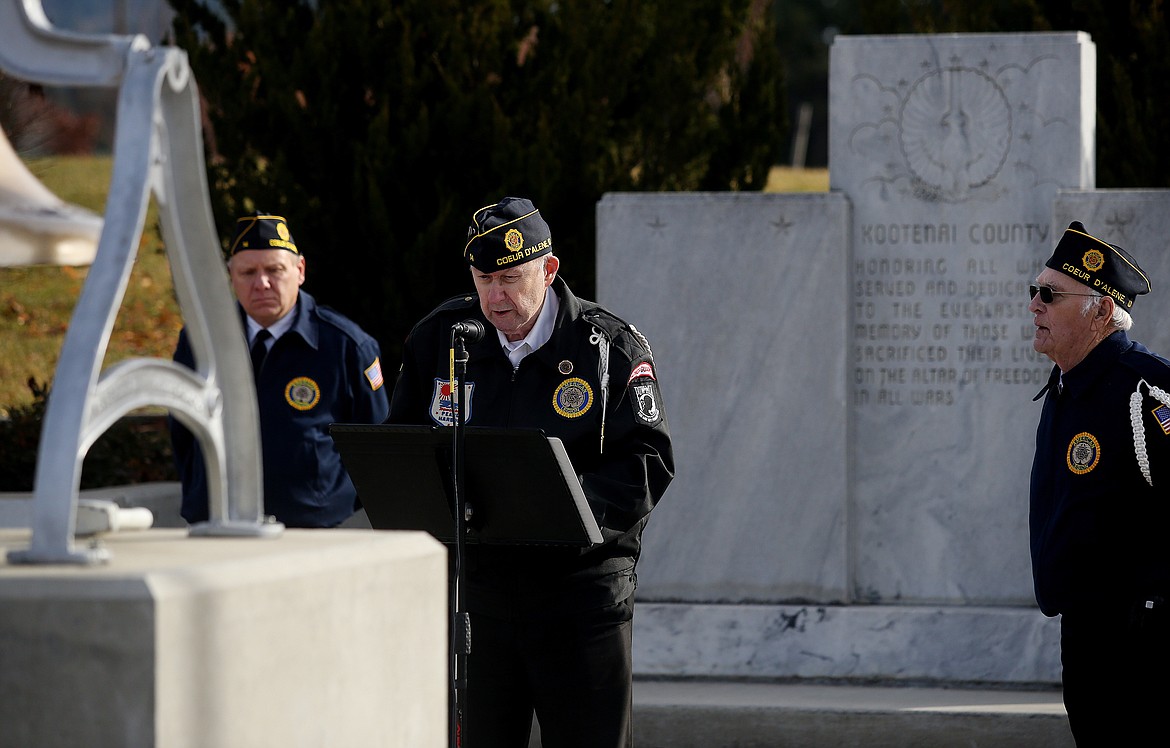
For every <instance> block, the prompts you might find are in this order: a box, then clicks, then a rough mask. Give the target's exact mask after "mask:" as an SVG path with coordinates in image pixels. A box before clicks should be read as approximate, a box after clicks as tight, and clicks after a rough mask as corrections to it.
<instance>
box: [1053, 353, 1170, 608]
mask: <svg viewBox="0 0 1170 748" xmlns="http://www.w3.org/2000/svg"><path fill="white" fill-rule="evenodd" d="M1058 372H1059V370H1057V369H1054V370H1053V379H1052V381H1051V383H1050V384H1049V386H1048V388H1047V396H1046V398H1045V400H1044V411H1043V413H1042V415H1041V417H1040V425H1039V427H1038V429H1037V431H1036V456H1035V460H1034V462H1033V464H1032V488H1031V513H1030V529H1031V550H1032V578H1033V582H1034V584H1035V591H1036V602H1037V603H1039V605H1040V610H1041V611H1043V612H1044V614H1045V615H1049V616H1053V615H1056V614H1058V613H1063V612H1068V611H1072V610H1079V609H1087V608H1089V607H1091V606H1100V605H1102V604H1106V605H1108V604H1118V605H1128V604H1133V603H1140V602H1141V601H1142V600H1145V599H1149V598H1150V597H1152V596H1155V595H1166V594H1168V593H1170V542H1168V540H1167V531H1168V530H1170V524H1168V522H1167V520H1168V519H1170V407H1167V406H1165V405H1163V404H1162V403H1161V402H1159V400H1157V399H1156V398H1154V397H1152V396H1151V395H1150V391H1149V386H1148V385H1153V386H1156V387H1159V388H1161V389H1163V390H1170V363H1168V362H1167V361H1166V360H1165V359H1163V358H1161V357H1158V356H1155V355H1154V354H1152V353H1151V352H1150V351H1149V350H1147V349H1146V348H1145V346H1143V345H1142V344H1140V343H1137V342H1133V341H1131V340H1130V339H1129V337H1128V336H1127V335H1126V334H1125V333H1124V332H1116V333H1114V334H1113V335H1111V336H1109V337H1108V338H1106V339H1105V340H1104V341H1102V342H1101V343H1100V344H1098V345H1097V347H1096V348H1094V349H1093V350H1092V351H1091V352H1090V353H1089V355H1088V356H1087V357H1086V358H1085V359H1084V360H1083V361H1082V362H1081V363H1079V364H1077V365H1076V366H1075V367H1073V368H1072V369H1071V370H1069V371H1068V372H1066V373H1065V374H1064V379H1063V391H1062V392H1060V393H1058V392H1057V387H1056V384H1055V382H1056V376H1057V374H1058ZM1143 380H1144V382H1145V383H1146V384H1143V385H1142V386H1141V390H1140V392H1141V401H1140V407H1139V410H1138V415H1137V417H1138V419H1139V422H1140V433H1141V436H1140V437H1139V441H1140V440H1142V439H1144V441H1145V445H1146V452H1147V455H1148V459H1149V470H1150V479H1151V480H1152V481H1153V485H1150V483H1149V482H1147V480H1146V478H1145V476H1144V475H1143V474H1142V472H1141V468H1140V466H1139V464H1138V458H1137V450H1136V449H1135V446H1134V442H1135V439H1134V430H1133V426H1132V422H1131V415H1130V396H1131V395H1132V394H1133V393H1134V391H1135V390H1137V389H1138V383H1139V381H1143Z"/></svg>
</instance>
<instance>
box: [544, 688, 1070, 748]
mask: <svg viewBox="0 0 1170 748" xmlns="http://www.w3.org/2000/svg"><path fill="white" fill-rule="evenodd" d="M539 745H540V742H539V736H538V734H534V735H533V740H532V743H531V746H532V748H537V747H538V746H539ZM634 745H635V746H637V748H786V747H787V746H793V747H794V748H818V747H819V746H826V747H828V746H832V747H833V748H845V747H846V746H866V748H882V747H889V748H917V747H921V748H952V747H954V748H979V747H982V746H994V747H995V748H1015V747H1017V746H1018V747H1020V748H1038V747H1043V748H1064V747H1065V746H1068V747H1069V748H1072V746H1073V739H1072V734H1071V733H1070V732H1069V729H1068V717H1067V716H1066V714H1065V711H1064V704H1063V703H1062V701H1061V694H1060V692H1059V691H1052V690H1044V691H1008V690H997V689H996V690H972V689H960V688H905V687H892V686H872V687H866V686H838V685H803V684H799V685H798V684H773V683H742V682H730V681H702V680H686V681H668V680H638V681H636V682H635V684H634Z"/></svg>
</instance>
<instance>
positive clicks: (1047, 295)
mask: <svg viewBox="0 0 1170 748" xmlns="http://www.w3.org/2000/svg"><path fill="white" fill-rule="evenodd" d="M1036 294H1040V300H1041V301H1043V302H1044V303H1045V304H1051V303H1052V302H1053V300H1054V298H1055V297H1057V296H1100V295H1101V294H1097V293H1072V292H1071V291H1053V290H1052V287H1051V286H1028V298H1029V299H1034V298H1036Z"/></svg>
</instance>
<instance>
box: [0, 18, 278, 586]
mask: <svg viewBox="0 0 1170 748" xmlns="http://www.w3.org/2000/svg"><path fill="white" fill-rule="evenodd" d="M0 68H3V70H4V71H5V72H7V73H8V74H10V75H12V76H13V77H15V78H19V79H22V80H25V81H29V82H36V83H41V84H44V85H52V86H105V87H112V88H117V89H118V109H117V112H118V119H117V134H116V138H115V142H114V167H113V176H112V178H111V181H110V190H109V195H108V197H107V201H106V206H107V207H106V214H105V217H104V218H105V220H104V224H103V226H102V230H101V237H100V239H99V241H98V248H97V254H96V256H95V258H94V261H93V266H92V268H91V269H90V271H89V275H88V277H87V279H86V282H85V286H84V288H83V289H82V293H81V297H80V299H79V300H78V302H77V306H76V307H75V309H74V312H73V318H72V320H71V322H70V325H69V330H68V331H67V333H66V335H65V342H64V344H63V346H62V349H61V356H60V360H59V362H58V364H57V372H56V375H55V378H54V381H53V390H52V394H51V396H50V398H49V402H48V407H47V410H46V413H45V420H44V425H43V428H42V431H41V440H40V447H39V450H38V454H37V470H36V485H35V491H34V495H33V512H32V540H31V545H30V547H29V548H28V549H25V550H16V551H11V552H9V554H8V559H9V561H10V562H12V563H46V564H48V563H80V564H88V563H95V562H102V561H105V560H107V559H108V557H109V554H108V551H106V550H105V549H103V548H101V547H100V546H91V547H86V548H81V549H79V548H76V547H74V543H73V538H74V530H75V529H76V522H77V502H78V490H79V486H80V482H81V469H82V463H83V460H84V458H85V454H86V452H87V451H88V450H89V448H90V447H91V446H92V445H93V443H94V442H95V441H96V440H97V439H98V437H100V436H101V435H102V433H104V432H105V431H106V430H107V429H108V428H109V427H110V426H112V425H113V424H114V423H115V422H116V421H117V420H118V419H119V418H121V417H122V416H124V415H126V414H127V413H129V412H130V411H132V410H135V409H137V408H141V407H144V406H150V405H159V406H164V407H166V408H168V409H169V410H170V412H171V414H172V415H174V416H175V417H176V418H177V419H178V420H179V421H181V422H182V423H183V424H184V425H185V426H187V427H188V428H189V429H191V431H192V432H193V433H194V434H195V435H196V437H197V438H198V439H199V441H200V444H201V445H202V447H203V452H204V454H205V455H206V461H207V475H208V487H209V499H210V520H209V521H208V522H206V523H202V524H200V525H195V526H193V527H192V528H191V530H190V533H191V534H193V535H197V534H204V535H247V536H275V535H278V534H280V533H281V531H282V530H283V526H282V525H280V524H279V523H275V522H270V521H266V519H265V516H264V501H263V480H262V473H261V470H262V467H261V460H260V438H259V434H260V430H259V417H258V412H257V408H256V395H255V389H254V385H253V383H252V372H251V367H250V364H249V360H248V357H247V356H246V355H245V354H246V351H245V345H244V336H243V331H242V329H241V325H240V320H239V317H238V316H237V312H236V305H235V301H234V299H233V298H232V295H231V290H230V286H229V283H228V278H227V271H226V269H225V267H224V262H223V257H222V255H221V252H220V249H219V243H218V240H217V238H216V233H215V226H214V221H213V219H212V215H211V207H210V202H209V199H208V191H207V179H206V175H205V173H204V167H203V134H202V130H201V127H200V112H199V100H198V93H197V90H196V86H195V81H194V78H193V76H192V75H191V70H190V67H189V66H188V63H187V55H186V53H184V52H183V51H182V50H180V49H176V48H171V47H157V48H155V47H152V46H151V45H150V43H149V42H148V41H147V40H146V38H145V37H143V36H113V35H104V36H94V35H80V34H74V33H68V32H64V31H60V30H57V29H54V28H53V26H52V24H50V23H49V20H48V18H47V17H46V16H45V13H44V9H43V8H42V6H41V0H0ZM151 194H153V195H154V197H155V200H156V202H157V204H158V208H159V218H160V220H161V223H162V229H163V239H164V241H165V242H166V246H167V255H168V259H169V261H170V264H171V272H172V275H173V276H174V283H175V292H176V295H177V296H178V300H179V306H180V308H181V310H182V313H183V319H184V321H185V323H186V327H187V332H188V335H189V336H190V340H191V345H192V348H193V350H194V353H195V359H196V362H197V365H196V369H195V370H194V371H193V370H191V369H188V368H186V367H183V366H180V365H178V364H175V363H174V362H172V361H169V360H164V359H150V358H139V359H131V360H127V361H123V362H121V363H119V364H116V365H114V366H111V367H110V368H109V369H107V370H106V371H104V372H102V371H100V369H101V364H102V361H103V359H104V356H105V352H106V346H107V344H108V342H109V338H110V332H111V330H112V329H113V326H114V322H115V319H116V317H117V312H118V309H119V307H120V306H121V303H122V298H123V296H124V294H125V291H126V284H127V282H128V280H129V277H130V271H131V268H132V265H133V262H134V255H135V252H136V251H137V247H138V242H139V238H140V237H141V235H142V227H143V223H144V220H145V217H146V209H147V204H148V202H149V197H150V195H151Z"/></svg>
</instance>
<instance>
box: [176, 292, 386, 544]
mask: <svg viewBox="0 0 1170 748" xmlns="http://www.w3.org/2000/svg"><path fill="white" fill-rule="evenodd" d="M241 313H242V309H241ZM293 314H294V315H295V317H294V320H293V325H292V327H291V328H290V329H289V330H288V332H286V333H285V334H284V335H281V336H280V337H279V338H278V339H277V340H276V341H274V342H273V344H272V347H271V349H270V350H269V352H268V356H267V358H266V359H265V361H264V366H263V368H262V369H261V372H260V377H259V379H258V381H257V385H256V400H257V405H258V406H259V410H260V435H261V441H262V448H263V464H264V511H265V513H266V514H269V515H272V516H275V517H276V519H277V520H279V521H280V522H283V523H284V524H285V525H287V526H289V527H334V526H336V525H338V524H340V523H342V522H344V521H345V520H346V519H348V518H349V517H350V516H351V515H352V514H353V513H354V510H355V508H356V507H357V492H356V490H355V489H354V487H353V483H352V482H351V481H350V479H349V473H347V472H346V470H345V468H344V466H343V465H342V464H341V456H340V454H339V453H338V451H337V448H336V447H335V446H334V443H333V439H332V437H330V436H329V425H330V424H331V423H381V422H382V421H383V420H384V419H385V418H386V413H387V411H388V407H389V403H388V400H387V395H386V388H385V387H384V386H383V377H382V372H381V361H380V358H379V356H380V355H381V354H380V351H379V347H378V343H377V341H375V340H374V339H373V338H372V337H370V336H369V335H367V334H366V333H365V332H363V331H362V329H361V328H360V327H358V326H357V325H356V324H355V323H354V322H352V321H351V320H349V319H347V318H346V317H344V316H342V315H341V314H339V313H337V312H335V311H333V310H332V309H330V308H328V307H323V306H318V305H317V302H316V301H315V300H314V299H313V297H312V296H310V295H309V294H307V293H305V292H304V291H301V292H300V293H299V296H298V298H297V304H296V309H295V310H294V311H293ZM175 361H178V362H179V363H183V364H186V365H188V366H191V365H193V362H194V357H193V355H192V352H191V347H190V344H189V343H188V341H187V336H186V332H185V331H184V332H182V333H180V335H179V343H178V347H177V348H176V350H175ZM171 440H172V444H173V446H174V451H175V463H176V465H177V467H178V471H179V479H180V481H181V482H182V485H183V506H182V515H183V519H185V520H187V522H190V523H195V522H202V521H205V520H207V518H208V509H207V478H206V475H205V472H204V465H203V453H202V451H201V450H200V448H199V444H198V442H196V441H195V439H194V436H193V435H192V434H191V432H190V431H188V430H187V429H186V428H185V427H183V426H182V425H181V424H179V423H178V422H176V421H173V420H172V423H171Z"/></svg>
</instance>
